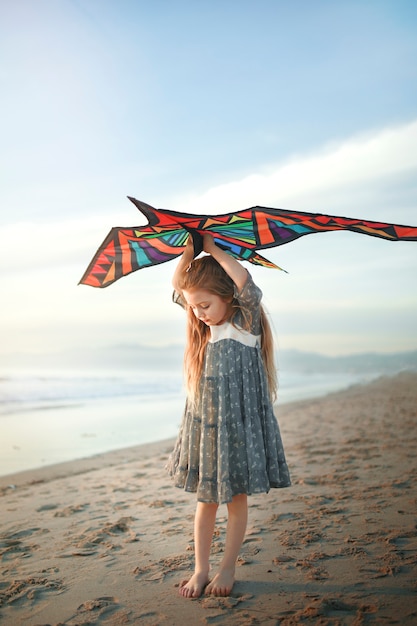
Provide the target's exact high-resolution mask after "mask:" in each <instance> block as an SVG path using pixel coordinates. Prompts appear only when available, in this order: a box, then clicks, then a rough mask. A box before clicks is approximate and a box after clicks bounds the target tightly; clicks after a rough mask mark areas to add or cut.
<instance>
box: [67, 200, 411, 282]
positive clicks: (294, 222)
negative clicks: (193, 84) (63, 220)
mask: <svg viewBox="0 0 417 626" xmlns="http://www.w3.org/2000/svg"><path fill="white" fill-rule="evenodd" d="M129 200H131V201H132V202H133V204H135V205H136V207H137V208H138V209H139V211H141V213H143V215H144V216H145V217H146V218H147V219H148V223H147V224H146V225H145V226H133V227H130V228H117V227H115V228H112V229H111V230H110V232H109V234H108V235H107V237H106V238H105V240H104V241H103V243H102V244H101V246H100V247H99V248H98V250H97V252H96V253H95V255H94V257H93V259H92V261H91V263H90V264H89V266H88V268H87V270H86V271H85V273H84V275H83V277H82V278H81V280H80V283H79V284H84V285H90V286H91V287H107V286H108V285H111V284H112V283H114V282H115V281H116V280H118V279H119V278H121V277H122V276H127V275H128V274H131V273H132V272H135V271H136V270H139V269H142V268H145V267H150V266H152V265H158V264H160V263H165V262H166V261H170V260H171V259H175V258H176V257H178V256H179V255H181V254H182V253H183V251H184V248H185V246H186V243H187V239H188V236H189V234H191V235H192V238H193V244H194V256H197V255H198V254H200V252H201V251H202V249H203V235H204V233H206V232H209V233H210V234H211V235H212V236H213V238H214V241H215V243H216V244H217V245H218V246H219V247H220V248H222V249H223V250H226V251H227V252H228V253H229V254H231V255H232V256H233V257H235V258H238V259H241V260H243V261H249V262H250V263H253V264H255V265H261V266H263V267H272V268H276V269H281V268H280V267H278V266H277V265H275V264H274V263H271V262H270V261H268V260H267V259H265V258H264V257H262V256H261V255H260V254H258V252H257V251H258V250H262V249H265V248H273V247H275V246H281V245H283V244H286V243H289V242H290V241H294V240H295V239H298V238H299V237H303V236H304V235H309V234H311V233H320V232H326V231H335V230H348V231H352V232H355V233H362V234H363V235H371V236H372V237H381V238H382V239H388V240H391V241H398V240H401V241H417V227H414V226H401V225H399V224H386V223H383V222H372V221H369V220H361V219H353V218H348V217H337V216H335V215H325V214H323V213H305V212H301V211H289V210H285V209H273V208H267V207H261V206H255V207H252V208H249V209H244V210H242V211H236V212H233V213H226V214H224V215H193V214H191V213H180V212H177V211H168V210H164V209H154V208H153V207H151V206H150V205H149V204H145V203H144V202H141V201H140V200H136V199H135V198H131V197H129Z"/></svg>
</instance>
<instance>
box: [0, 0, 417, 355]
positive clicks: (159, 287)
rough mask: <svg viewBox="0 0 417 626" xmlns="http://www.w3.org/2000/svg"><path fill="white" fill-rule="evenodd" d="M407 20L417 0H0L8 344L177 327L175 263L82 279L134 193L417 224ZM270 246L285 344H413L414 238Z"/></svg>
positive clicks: (223, 206)
mask: <svg viewBox="0 0 417 626" xmlns="http://www.w3.org/2000/svg"><path fill="white" fill-rule="evenodd" d="M416 35H417V3H416V2H415V1H414V0H409V1H405V0H375V1H372V0H360V1H359V0H358V1H355V0H337V1H335V0H327V1H326V0H292V1H291V2H290V1H289V0H286V1H283V0H282V1H281V0H275V1H273V0H269V1H268V0H256V2H255V1H251V2H249V1H245V0H210V1H204V0H183V1H178V0H152V2H149V0H146V1H145V0H143V1H142V0H112V1H110V0H36V1H35V0H0V55H1V57H0V61H1V63H0V76H1V94H2V95H1V104H0V107H1V109H0V110H1V117H0V129H1V140H0V159H1V168H0V176H1V184H0V206H1V217H0V229H1V230H0V272H1V286H2V289H1V293H2V295H1V300H2V304H1V328H2V340H1V348H0V350H1V354H0V358H1V360H0V363H2V364H3V365H4V364H7V363H8V362H12V361H13V362H15V360H16V355H20V354H24V353H32V354H43V353H46V352H57V353H59V352H61V351H63V350H66V349H68V348H72V349H76V350H79V353H80V355H82V354H83V353H84V352H86V351H89V350H91V349H94V348H96V347H100V348H103V347H104V348H105V347H106V346H108V345H113V344H124V345H129V344H137V343H146V344H154V343H158V344H164V343H180V342H182V338H183V330H184V319H183V313H182V311H181V310H179V308H177V307H175V306H174V305H172V304H171V302H170V298H171V286H170V279H171V275H172V272H173V270H174V267H175V264H174V263H169V264H166V265H162V266H158V267H156V268H151V269H147V270H144V271H140V272H137V273H135V274H132V275H130V276H129V277H127V278H125V279H122V280H120V281H119V282H118V283H116V284H114V285H112V286H110V287H109V288H107V289H104V290H99V289H93V288H90V287H86V286H78V285H77V283H78V280H79V279H80V277H81V275H82V274H83V272H84V270H85V268H86V266H87V264H88V263H89V261H90V259H91V257H92V256H93V254H94V252H95V250H96V248H97V247H98V245H99V244H100V243H101V241H102V240H103V239H104V237H105V235H106V234H107V232H108V231H109V230H110V228H111V227H112V226H133V225H140V224H143V223H144V219H143V218H142V216H140V215H139V214H138V212H137V210H136V209H135V207H134V206H133V205H132V204H131V203H130V202H129V201H128V200H127V199H126V196H127V195H132V196H135V197H137V198H139V199H141V200H144V201H145V202H147V203H149V204H151V205H153V206H156V207H163V208H169V209H175V210H184V211H190V212H196V213H203V212H204V213H222V212H228V211H230V210H239V209H243V208H246V207H249V206H253V205H255V204H261V205H266V206H275V207H282V208H289V209H294V210H297V209H299V210H304V211H319V212H320V211H323V212H325V213H331V214H336V215H346V216H349V217H363V218H367V219H373V220H383V221H388V222H396V223H400V224H410V225H415V226H417V64H416V59H417V37H416ZM265 256H266V257H267V258H270V259H271V260H273V261H274V262H275V263H277V264H279V265H281V266H282V267H284V268H285V269H287V270H288V272H289V273H288V274H284V273H282V272H278V271H274V270H267V269H263V268H253V266H249V268H250V270H251V272H252V274H253V275H254V277H255V280H256V281H257V282H258V284H259V285H260V286H261V288H262V289H263V291H264V295H265V304H266V306H267V308H268V310H269V311H270V313H271V316H272V319H273V323H274V327H275V330H276V333H277V336H278V340H279V346H280V347H281V348H285V349H286V348H298V349H302V350H311V351H318V352H323V353H327V354H347V353H353V352H365V351H377V352H392V351H397V350H409V349H417V278H416V276H417V243H391V242H387V241H384V240H380V239H375V238H371V237H365V236H362V235H357V234H353V233H324V234H320V235H311V236H308V237H305V238H301V239H299V240H298V241H297V242H294V243H291V244H289V245H286V246H282V247H280V248H275V249H273V250H268V251H266V253H265ZM23 362H24V361H22V363H23Z"/></svg>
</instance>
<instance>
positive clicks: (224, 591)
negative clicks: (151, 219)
mask: <svg viewBox="0 0 417 626" xmlns="http://www.w3.org/2000/svg"><path fill="white" fill-rule="evenodd" d="M204 251H205V252H206V253H208V256H203V257H201V258H198V259H196V260H194V261H193V245H192V239H191V235H190V237H189V240H188V244H187V246H186V249H185V251H184V254H183V255H182V257H181V259H180V261H179V264H178V266H177V269H176V271H175V274H174V278H173V286H174V289H175V292H174V301H176V302H178V303H179V304H181V305H182V306H183V307H184V308H185V309H186V310H187V313H188V327H187V345H186V351H185V373H186V382H187V390H188V397H187V402H186V407H185V412H184V416H183V421H182V425H181V428H180V432H179V435H178V438H177V442H176V444H175V448H174V451H173V453H172V455H171V457H170V461H169V464H168V470H169V472H170V474H171V475H172V476H173V477H174V480H175V484H176V486H177V487H181V488H184V489H185V490H186V491H193V492H196V493H197V509H196V514H195V521H194V543H195V571H194V574H193V575H192V576H191V578H190V579H189V580H188V581H184V582H183V583H181V585H180V593H181V595H182V596H184V597H186V598H197V597H199V596H200V595H201V594H202V593H203V591H204V590H205V593H206V594H212V595H215V596H226V595H229V594H230V592H231V590H232V587H233V584H234V575H235V565H236V560H237V557H238V554H239V551H240V548H241V545H242V542H243V539H244V536H245V532H246V524H247V512H248V505H247V496H248V495H249V494H252V493H261V492H268V491H269V489H270V488H271V487H287V486H289V485H290V476H289V472H288V468H287V464H286V461H285V456H284V450H283V447H282V442H281V437H280V432H279V428H278V423H277V420H276V418H275V416H274V413H273V407H272V401H273V398H274V394H275V391H276V377H275V367H274V359H273V342H272V333H271V330H270V327H269V324H268V321H267V318H266V315H265V313H264V310H263V308H262V305H261V297H262V293H261V291H260V289H259V288H258V287H256V286H255V284H254V283H253V281H252V278H251V276H250V274H249V273H248V272H247V271H246V269H244V267H243V266H242V265H241V264H240V263H239V262H238V261H236V260H235V259H234V258H233V257H232V256H230V255H229V254H227V253H226V252H224V251H223V250H221V249H220V248H218V247H217V246H216V244H215V243H214V240H213V238H212V237H211V235H205V237H204ZM224 502H225V503H227V508H228V521H227V529H226V545H225V550H224V556H223V559H222V562H221V564H220V569H219V571H218V573H217V574H216V575H215V576H214V578H213V579H212V580H211V581H210V580H209V557H210V547H211V542H212V538H213V532H214V527H215V520H216V512H217V508H218V506H219V504H220V503H224Z"/></svg>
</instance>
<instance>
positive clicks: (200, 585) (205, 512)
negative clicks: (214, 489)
mask: <svg viewBox="0 0 417 626" xmlns="http://www.w3.org/2000/svg"><path fill="white" fill-rule="evenodd" d="M217 508H218V504H216V503H208V502H197V508H196V512H195V518H194V550H195V570H194V574H193V576H191V578H190V580H188V581H185V582H184V583H182V584H181V585H180V594H181V595H182V596H184V597H185V598H198V597H199V596H201V594H202V593H203V590H204V587H205V586H206V585H207V583H208V581H209V577H208V575H209V569H210V566H209V558H210V547H211V542H212V540H213V532H214V525H215V523H216V513H217Z"/></svg>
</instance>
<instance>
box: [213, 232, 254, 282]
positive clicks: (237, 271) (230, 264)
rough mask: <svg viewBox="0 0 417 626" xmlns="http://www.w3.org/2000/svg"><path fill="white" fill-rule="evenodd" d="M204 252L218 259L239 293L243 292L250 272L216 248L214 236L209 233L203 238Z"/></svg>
mask: <svg viewBox="0 0 417 626" xmlns="http://www.w3.org/2000/svg"><path fill="white" fill-rule="evenodd" d="M203 245H204V252H207V253H208V254H211V256H212V257H213V258H214V259H216V261H217V263H218V264H219V265H221V267H222V268H223V269H224V271H225V272H226V274H227V275H228V276H229V277H230V278H231V279H232V280H233V282H234V283H235V285H236V287H237V289H238V291H239V292H240V291H242V289H243V287H244V286H245V283H246V281H247V278H248V272H247V271H246V269H245V268H244V267H243V265H241V264H240V263H239V261H237V260H236V259H234V258H233V257H232V256H230V254H228V253H227V252H225V251H224V250H222V249H221V248H219V247H218V246H216V244H215V243H214V239H213V237H212V235H210V234H209V233H207V234H205V235H204V237H203Z"/></svg>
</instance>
